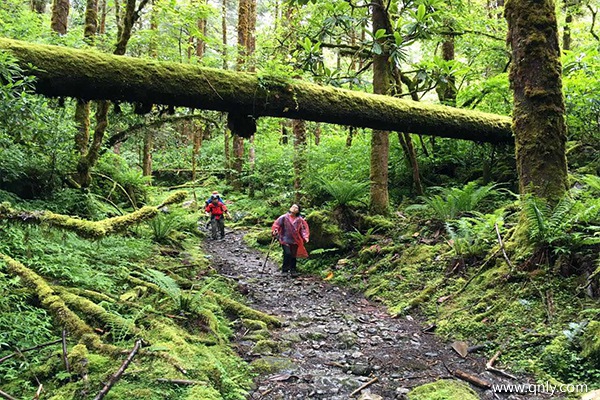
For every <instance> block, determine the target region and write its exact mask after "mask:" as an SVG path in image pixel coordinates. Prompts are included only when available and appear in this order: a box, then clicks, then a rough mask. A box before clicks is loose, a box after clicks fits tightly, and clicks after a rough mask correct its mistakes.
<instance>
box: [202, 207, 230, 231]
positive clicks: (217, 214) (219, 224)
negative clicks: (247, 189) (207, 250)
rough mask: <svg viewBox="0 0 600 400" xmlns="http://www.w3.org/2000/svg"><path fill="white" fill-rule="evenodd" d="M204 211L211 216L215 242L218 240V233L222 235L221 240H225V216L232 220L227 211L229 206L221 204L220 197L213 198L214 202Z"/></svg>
mask: <svg viewBox="0 0 600 400" xmlns="http://www.w3.org/2000/svg"><path fill="white" fill-rule="evenodd" d="M204 211H206V215H210V227H211V231H212V238H213V240H217V231H218V232H219V233H220V234H221V239H223V238H224V237H225V221H224V219H223V216H224V215H227V216H228V217H229V218H231V216H230V215H229V211H227V206H226V205H225V204H223V203H221V202H220V201H219V198H218V197H213V198H212V201H211V202H210V203H208V205H207V206H206V208H205V209H204Z"/></svg>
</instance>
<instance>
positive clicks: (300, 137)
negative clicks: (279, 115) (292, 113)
mask: <svg viewBox="0 0 600 400" xmlns="http://www.w3.org/2000/svg"><path fill="white" fill-rule="evenodd" d="M292 127H293V131H294V199H295V202H296V203H297V204H301V203H302V200H303V196H302V178H303V177H304V172H305V170H306V142H307V141H306V122H304V121H303V120H300V119H295V120H293V121H292Z"/></svg>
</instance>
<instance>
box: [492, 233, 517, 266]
mask: <svg viewBox="0 0 600 400" xmlns="http://www.w3.org/2000/svg"><path fill="white" fill-rule="evenodd" d="M494 228H496V234H497V235H498V243H499V244H500V249H501V250H502V255H503V256H504V259H505V260H506V263H507V264H508V266H509V267H510V270H511V272H512V271H514V269H515V267H514V266H513V264H512V263H511V262H510V259H509V258H508V254H506V249H505V248H504V243H502V236H500V230H499V229H498V224H494Z"/></svg>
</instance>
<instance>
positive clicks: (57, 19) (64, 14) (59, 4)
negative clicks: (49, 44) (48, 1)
mask: <svg viewBox="0 0 600 400" xmlns="http://www.w3.org/2000/svg"><path fill="white" fill-rule="evenodd" d="M70 6H71V5H70V4H69V0H54V2H53V3H52V17H51V20H50V29H52V30H53V31H54V32H56V33H58V34H60V35H65V34H66V33H67V26H68V21H69V8H70Z"/></svg>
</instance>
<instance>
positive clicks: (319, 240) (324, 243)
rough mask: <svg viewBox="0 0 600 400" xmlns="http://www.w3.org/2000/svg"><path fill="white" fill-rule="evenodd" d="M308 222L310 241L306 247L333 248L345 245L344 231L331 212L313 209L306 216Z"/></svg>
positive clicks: (309, 248)
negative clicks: (331, 215)
mask: <svg viewBox="0 0 600 400" xmlns="http://www.w3.org/2000/svg"><path fill="white" fill-rule="evenodd" d="M306 222H307V223H308V226H309V227H310V241H309V242H308V243H307V245H306V248H307V249H308V250H309V251H310V250H313V249H331V248H340V247H342V246H343V242H342V231H341V230H340V228H339V227H338V226H337V224H335V223H334V222H333V221H332V219H331V217H330V216H329V213H328V212H327V211H325V210H320V211H313V212H311V213H310V214H308V215H307V216H306Z"/></svg>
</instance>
